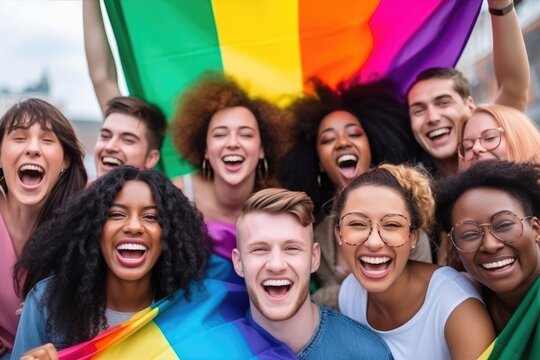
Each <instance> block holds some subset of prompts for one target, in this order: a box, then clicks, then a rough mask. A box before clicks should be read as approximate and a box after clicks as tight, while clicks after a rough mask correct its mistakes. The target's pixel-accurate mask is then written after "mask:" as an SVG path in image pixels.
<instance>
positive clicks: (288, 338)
mask: <svg viewBox="0 0 540 360" xmlns="http://www.w3.org/2000/svg"><path fill="white" fill-rule="evenodd" d="M251 312H252V315H253V320H255V322H256V323H257V324H259V326H261V327H262V328H263V329H265V330H266V331H268V332H269V333H270V334H271V335H272V336H273V337H275V338H276V339H278V340H279V341H281V342H282V343H284V344H285V345H287V346H288V347H289V348H291V349H292V350H293V351H294V352H295V353H299V352H300V350H302V349H303V348H304V347H305V346H306V344H307V343H308V342H309V340H310V339H311V337H312V336H313V334H314V333H315V330H316V329H317V326H318V325H319V318H320V314H319V308H318V307H317V305H315V304H314V303H312V302H311V299H310V297H309V296H308V297H307V298H306V301H305V302H304V304H303V305H302V306H301V307H300V309H299V310H298V312H297V313H296V314H294V315H293V316H292V317H290V318H288V319H286V320H280V321H273V320H270V319H267V318H265V317H264V315H262V314H261V313H260V312H259V311H257V309H256V308H255V306H253V304H251Z"/></svg>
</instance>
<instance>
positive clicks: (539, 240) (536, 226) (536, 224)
mask: <svg viewBox="0 0 540 360" xmlns="http://www.w3.org/2000/svg"><path fill="white" fill-rule="evenodd" d="M531 227H532V229H533V231H534V241H536V244H537V245H538V246H540V220H538V218H537V217H536V216H535V217H534V218H533V219H532V221H531Z"/></svg>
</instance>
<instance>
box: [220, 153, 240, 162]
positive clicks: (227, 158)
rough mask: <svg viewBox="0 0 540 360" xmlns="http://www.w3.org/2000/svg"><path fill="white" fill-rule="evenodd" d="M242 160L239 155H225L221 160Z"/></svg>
mask: <svg viewBox="0 0 540 360" xmlns="http://www.w3.org/2000/svg"><path fill="white" fill-rule="evenodd" d="M243 160H244V158H243V157H241V156H240V155H227V156H224V157H223V161H227V162H239V161H243Z"/></svg>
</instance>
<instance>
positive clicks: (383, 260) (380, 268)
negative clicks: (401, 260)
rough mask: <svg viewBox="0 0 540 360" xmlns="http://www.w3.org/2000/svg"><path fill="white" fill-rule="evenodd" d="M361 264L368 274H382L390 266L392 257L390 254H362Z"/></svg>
mask: <svg viewBox="0 0 540 360" xmlns="http://www.w3.org/2000/svg"><path fill="white" fill-rule="evenodd" d="M359 260H360V264H361V265H362V269H363V270H364V272H365V273H366V274H368V275H374V276H377V275H382V274H384V273H385V272H386V270H387V269H388V266H390V263H391V262H392V259H391V258H390V257H388V256H361V257H360V259H359Z"/></svg>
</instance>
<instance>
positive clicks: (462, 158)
mask: <svg viewBox="0 0 540 360" xmlns="http://www.w3.org/2000/svg"><path fill="white" fill-rule="evenodd" d="M460 138H461V139H462V140H461V141H460V142H459V144H458V154H459V168H460V169H461V170H465V169H468V168H469V167H470V166H471V165H472V164H474V163H477V162H480V161H484V160H510V161H517V162H526V161H534V162H540V155H539V154H540V132H539V131H538V129H537V127H536V126H535V124H534V123H533V122H532V120H531V119H530V118H529V117H528V116H527V115H526V114H524V113H523V112H521V111H519V110H516V109H514V108H511V107H508V106H504V105H498V104H486V105H479V106H477V107H476V108H475V109H474V111H473V114H472V116H471V117H470V118H469V119H468V120H467V121H465V122H464V123H463V126H462V128H461V132H460Z"/></svg>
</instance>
